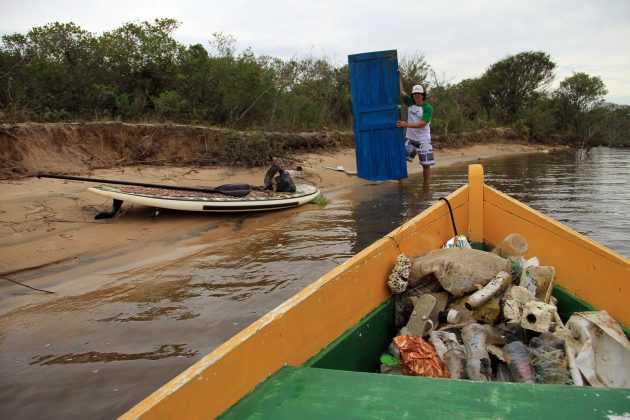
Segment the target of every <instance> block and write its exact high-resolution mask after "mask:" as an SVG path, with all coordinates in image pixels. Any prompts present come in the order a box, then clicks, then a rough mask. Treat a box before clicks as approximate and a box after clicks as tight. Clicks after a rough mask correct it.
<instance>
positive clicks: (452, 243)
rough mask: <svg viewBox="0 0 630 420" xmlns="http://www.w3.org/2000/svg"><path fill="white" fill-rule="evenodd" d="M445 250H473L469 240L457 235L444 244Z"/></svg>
mask: <svg viewBox="0 0 630 420" xmlns="http://www.w3.org/2000/svg"><path fill="white" fill-rule="evenodd" d="M444 248H468V249H471V248H472V247H471V246H470V242H468V238H466V236H465V235H457V236H453V237H452V238H451V239H449V240H448V241H446V243H445V244H444Z"/></svg>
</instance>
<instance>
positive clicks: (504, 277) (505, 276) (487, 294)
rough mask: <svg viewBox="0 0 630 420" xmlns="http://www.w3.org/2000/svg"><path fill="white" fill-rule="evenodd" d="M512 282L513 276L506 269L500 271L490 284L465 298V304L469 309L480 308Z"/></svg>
mask: <svg viewBox="0 0 630 420" xmlns="http://www.w3.org/2000/svg"><path fill="white" fill-rule="evenodd" d="M511 282H512V276H511V275H510V274H509V273H506V272H505V271H499V272H498V273H497V275H496V276H494V278H493V279H492V280H490V282H489V283H488V284H486V285H485V286H484V287H482V288H481V289H479V290H477V291H476V292H475V293H473V294H472V295H469V296H468V297H467V298H466V299H464V306H465V307H466V309H468V310H471V311H472V310H473V309H476V308H479V307H480V306H482V305H483V304H485V303H486V302H487V301H489V300H490V299H491V298H492V297H493V296H494V295H496V294H497V293H499V292H501V291H503V290H504V289H505V288H506V287H508V285H509V284H510V283H511Z"/></svg>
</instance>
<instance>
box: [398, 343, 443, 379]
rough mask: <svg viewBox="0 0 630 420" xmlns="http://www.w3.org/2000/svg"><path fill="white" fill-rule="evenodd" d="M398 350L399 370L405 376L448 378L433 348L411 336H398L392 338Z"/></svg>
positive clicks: (429, 344)
mask: <svg viewBox="0 0 630 420" xmlns="http://www.w3.org/2000/svg"><path fill="white" fill-rule="evenodd" d="M394 342H395V343H396V345H397V346H398V348H399V349H400V359H401V370H402V372H403V374H405V375H416V376H431V377H434V378H448V377H450V373H449V371H448V369H447V368H446V365H445V364H444V362H442V359H440V356H438V354H437V351H436V350H435V347H434V346H433V345H432V344H431V343H429V342H427V341H425V340H424V339H422V338H421V337H415V336H413V335H400V336H398V337H395V338H394Z"/></svg>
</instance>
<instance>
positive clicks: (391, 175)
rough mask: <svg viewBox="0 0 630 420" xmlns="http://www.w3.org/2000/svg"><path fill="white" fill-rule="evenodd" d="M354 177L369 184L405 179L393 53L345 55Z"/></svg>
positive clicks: (398, 88) (395, 61)
mask: <svg viewBox="0 0 630 420" xmlns="http://www.w3.org/2000/svg"><path fill="white" fill-rule="evenodd" d="M348 67H349V71H350V94H351V95H352V118H353V126H354V141H355V145H356V156H357V172H358V176H359V177H361V178H364V179H369V180H373V181H382V180H386V179H404V178H407V161H406V159H405V139H404V134H403V129H402V128H397V127H396V120H398V118H400V116H399V107H398V104H399V102H400V85H399V81H398V72H397V70H398V57H397V54H396V51H395V50H392V51H378V52H370V53H364V54H354V55H350V56H348Z"/></svg>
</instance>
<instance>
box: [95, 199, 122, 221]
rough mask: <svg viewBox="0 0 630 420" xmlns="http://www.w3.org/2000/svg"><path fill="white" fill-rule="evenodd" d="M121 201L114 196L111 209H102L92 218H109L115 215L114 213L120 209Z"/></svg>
mask: <svg viewBox="0 0 630 420" xmlns="http://www.w3.org/2000/svg"><path fill="white" fill-rule="evenodd" d="M122 203H123V201H122V200H118V199H117V198H114V202H113V203H112V209H111V210H110V211H104V212H101V213H99V214H97V215H96V216H94V219H95V220H99V219H111V218H112V217H114V216H115V215H116V213H118V210H120V207H121V206H122Z"/></svg>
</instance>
